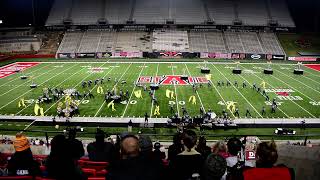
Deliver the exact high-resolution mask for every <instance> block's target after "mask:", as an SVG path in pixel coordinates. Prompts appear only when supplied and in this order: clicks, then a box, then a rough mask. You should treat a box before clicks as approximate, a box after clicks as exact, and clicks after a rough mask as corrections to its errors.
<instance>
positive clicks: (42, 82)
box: [0, 64, 76, 109]
mask: <svg viewBox="0 0 320 180" xmlns="http://www.w3.org/2000/svg"><path fill="white" fill-rule="evenodd" d="M74 66H76V64H75V65H73V66H71V67H70V68H68V69H66V70H64V71H67V70H69V69H71V68H72V67H74ZM64 71H62V72H64ZM62 72H61V73H62ZM58 75H60V73H57V74H56V75H54V76H51V77H50V78H49V79H47V80H46V81H44V82H42V83H41V84H39V85H38V86H41V85H42V84H44V83H46V82H48V81H50V80H51V79H52V78H54V77H56V76H58ZM30 91H32V89H30V90H28V91H26V92H25V93H23V94H22V95H20V96H18V97H17V98H15V99H14V100H12V101H10V102H8V103H7V104H5V105H3V106H2V107H0V109H3V108H4V107H6V106H8V105H9V104H11V103H13V102H14V101H16V100H17V99H19V98H21V97H23V96H24V95H25V94H27V93H29V92H30Z"/></svg>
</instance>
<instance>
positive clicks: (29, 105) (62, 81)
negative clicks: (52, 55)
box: [16, 68, 84, 115]
mask: <svg viewBox="0 0 320 180" xmlns="http://www.w3.org/2000/svg"><path fill="white" fill-rule="evenodd" d="M83 69H84V68H82V69H80V70H79V71H76V72H75V73H73V75H71V76H68V77H67V78H66V79H64V80H63V81H61V82H60V83H59V84H57V85H55V86H56V87H57V86H60V85H61V84H62V83H64V82H66V81H67V80H68V79H69V78H71V77H72V76H74V75H76V74H78V73H79V72H80V71H82V70H83ZM31 105H32V103H31V104H29V105H28V106H26V107H25V108H23V109H21V110H20V111H19V112H17V113H16V115H17V114H20V113H21V112H22V111H24V110H25V109H26V108H28V107H29V106H31ZM46 112H47V111H45V113H46Z"/></svg>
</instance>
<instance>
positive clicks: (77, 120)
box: [0, 115, 320, 125]
mask: <svg viewBox="0 0 320 180" xmlns="http://www.w3.org/2000/svg"><path fill="white" fill-rule="evenodd" d="M0 119H1V120H5V121H16V120H25V121H30V122H31V121H32V122H35V121H36V122H48V123H49V122H52V116H42V117H41V116H14V115H0ZM168 119H169V118H149V123H153V124H166V123H167V120H168ZM69 120H70V122H72V123H115V124H118V123H119V124H123V123H125V124H127V123H128V122H129V120H132V122H133V123H139V124H140V123H144V118H135V117H126V118H119V117H73V118H71V119H69ZM302 120H304V121H305V122H306V125H308V124H320V118H270V119H269V118H240V119H235V120H234V121H233V122H234V123H235V124H237V125H241V124H279V125H285V124H301V121H302ZM55 121H56V122H66V119H65V118H56V119H55Z"/></svg>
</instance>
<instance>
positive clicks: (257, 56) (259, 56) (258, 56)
mask: <svg viewBox="0 0 320 180" xmlns="http://www.w3.org/2000/svg"><path fill="white" fill-rule="evenodd" d="M246 59H252V60H260V59H266V55H265V54H246Z"/></svg>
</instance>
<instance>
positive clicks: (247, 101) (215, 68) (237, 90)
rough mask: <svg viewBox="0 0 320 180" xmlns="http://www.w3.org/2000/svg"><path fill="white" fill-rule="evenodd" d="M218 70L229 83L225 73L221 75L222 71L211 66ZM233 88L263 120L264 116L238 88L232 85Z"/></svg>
mask: <svg viewBox="0 0 320 180" xmlns="http://www.w3.org/2000/svg"><path fill="white" fill-rule="evenodd" d="M211 65H212V66H213V67H214V68H215V69H216V70H218V71H219V73H220V74H221V75H222V76H223V77H224V78H226V79H227V80H228V81H229V79H228V78H227V77H226V76H225V75H224V74H223V73H221V71H220V70H219V69H218V68H217V67H215V66H214V65H213V64H211ZM231 86H232V87H233V88H234V89H235V90H237V91H238V93H239V94H240V95H241V96H242V98H243V99H244V100H246V101H247V103H248V104H249V105H250V106H251V107H252V108H253V110H254V111H255V112H256V113H257V114H258V115H259V116H260V117H261V118H263V116H262V115H261V114H260V113H259V112H258V111H257V109H256V108H255V107H254V106H253V105H252V104H251V103H250V102H249V101H248V99H247V98H246V97H245V96H244V95H243V94H242V93H241V92H240V91H239V90H238V89H237V88H236V87H234V85H233V84H231Z"/></svg>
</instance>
